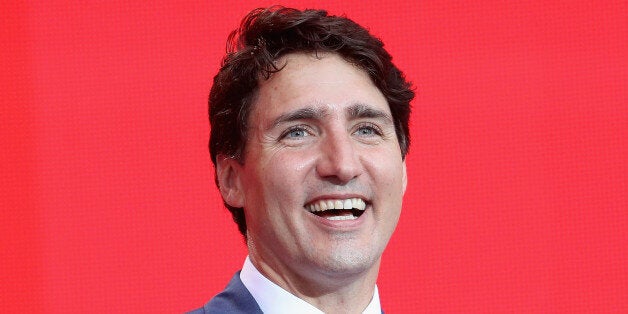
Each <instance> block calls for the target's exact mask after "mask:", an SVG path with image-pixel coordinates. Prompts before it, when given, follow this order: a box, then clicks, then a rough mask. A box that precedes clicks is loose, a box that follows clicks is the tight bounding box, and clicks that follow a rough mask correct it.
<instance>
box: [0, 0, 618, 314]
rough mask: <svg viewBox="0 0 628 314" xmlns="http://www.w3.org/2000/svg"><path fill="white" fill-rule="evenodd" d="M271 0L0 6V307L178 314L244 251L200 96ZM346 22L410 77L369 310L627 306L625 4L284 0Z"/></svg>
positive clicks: (221, 280)
mask: <svg viewBox="0 0 628 314" xmlns="http://www.w3.org/2000/svg"><path fill="white" fill-rule="evenodd" d="M269 4H271V3H270V2H269V1H256V2H252V1H251V2H249V1H243V2H240V3H237V4H230V3H228V1H220V2H218V1H197V2H194V3H191V2H184V3H178V2H176V1H137V2H131V3H128V2H127V1H94V2H91V3H84V2H82V1H81V2H79V3H74V4H67V3H65V2H63V1H47V2H41V3H38V2H36V1H29V2H13V3H2V4H1V5H0V21H1V23H2V25H1V28H0V34H1V40H2V42H1V49H0V56H1V57H0V62H1V63H0V66H1V69H2V70H1V74H0V75H1V76H0V77H1V80H2V90H1V93H2V96H1V99H2V100H0V101H1V102H2V105H1V109H0V113H1V115H0V124H1V125H0V130H1V136H2V137H1V140H2V146H1V147H2V149H1V152H0V156H1V159H0V162H1V165H0V171H1V179H0V180H1V181H0V206H1V207H2V210H1V214H0V219H1V220H0V221H1V225H0V227H1V230H0V236H1V242H0V245H1V247H0V249H1V251H0V252H1V254H2V256H1V261H0V276H1V278H0V280H1V283H0V308H1V309H2V311H3V312H7V313H9V312H23V311H28V312H33V313H40V312H44V311H45V312H50V313H76V312H86V311H92V312H101V313H142V312H164V313H172V312H182V311H185V310H190V309H193V308H195V307H199V306H201V305H202V304H203V303H204V302H205V301H207V300H208V299H209V298H211V297H212V296H213V295H214V294H215V293H217V292H218V291H220V290H221V289H222V288H223V287H224V285H225V284H226V283H227V281H228V279H229V278H230V277H231V276H232V274H233V272H235V271H236V270H238V269H239V268H240V267H241V265H242V262H243V258H244V256H245V254H246V250H245V246H244V245H243V243H242V240H241V238H240V236H239V235H238V233H237V230H236V226H235V224H233V223H232V222H231V218H230V216H229V214H228V212H227V210H226V209H224V207H223V206H222V204H221V201H220V199H219V196H218V194H217V193H216V190H215V187H214V184H213V169H212V166H211V163H210V160H209V156H208V152H207V149H206V143H207V139H208V129H209V128H208V123H207V108H206V100H207V94H208V90H209V88H210V82H211V78H212V77H213V75H214V74H215V73H216V71H217V69H218V66H219V61H220V58H221V56H222V55H223V53H224V42H225V39H226V36H227V34H228V32H229V31H230V30H232V29H233V28H234V27H236V26H237V24H238V22H239V20H240V19H241V18H242V17H243V16H244V15H245V14H246V12H248V11H249V10H250V9H252V8H255V7H259V6H266V5H269ZM284 4H285V5H288V6H296V7H299V8H305V7H319V8H326V9H328V10H329V11H330V12H332V13H334V14H342V13H346V14H347V15H348V16H349V17H350V18H352V19H354V20H356V21H357V22H358V23H361V24H363V25H367V26H368V27H369V28H370V29H371V31H372V33H374V34H375V35H377V36H379V37H380V38H382V39H383V41H384V42H385V43H386V46H387V48H388V50H389V51H390V52H391V53H392V54H393V56H394V58H395V62H396V64H397V65H398V66H399V67H400V68H401V69H403V70H404V71H405V72H406V74H407V77H408V78H409V79H410V80H411V81H413V82H414V83H415V85H416V87H417V91H418V96H417V98H416V100H415V101H414V102H413V106H414V112H413V116H412V121H411V122H412V124H411V127H412V139H413V143H412V146H411V149H410V155H409V157H408V171H409V187H408V191H407V193H406V197H405V202H404V209H403V212H402V216H401V221H400V223H399V227H398V229H397V232H396V234H395V235H394V236H393V239H392V240H391V243H390V245H389V247H388V249H387V251H386V252H385V254H384V260H383V267H382V271H381V273H380V278H379V286H380V292H381V298H382V304H383V306H384V309H386V311H387V312H388V313H420V312H426V313H439V312H440V313H455V312H458V313H473V312H488V313H499V312H519V313H534V312H536V313H541V312H542V313H575V312H598V313H601V312H628V301H627V299H628V298H627V295H628V269H627V268H628V266H627V265H628V209H627V208H628V197H627V195H628V169H627V166H626V164H627V160H628V140H627V137H628V89H627V85H628V83H627V82H628V45H627V42H628V22H627V12H628V6H627V5H626V2H625V1H614V3H613V1H597V2H590V1H580V2H576V1H565V2H562V1H556V2H553V3H552V4H546V3H544V2H543V1H536V2H529V1H525V2H523V3H517V4H515V3H510V4H504V3H502V2H500V1H490V2H489V1H480V2H475V1H445V2H441V1H435V2H429V3H428V2H422V1H403V0H393V1H305V0H304V1H285V2H284Z"/></svg>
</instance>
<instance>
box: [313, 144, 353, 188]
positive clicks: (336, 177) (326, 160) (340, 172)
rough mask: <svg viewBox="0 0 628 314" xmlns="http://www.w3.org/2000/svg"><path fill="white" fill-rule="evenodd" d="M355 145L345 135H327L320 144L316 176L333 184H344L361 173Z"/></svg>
mask: <svg viewBox="0 0 628 314" xmlns="http://www.w3.org/2000/svg"><path fill="white" fill-rule="evenodd" d="M355 145H356V143H354V141H353V140H352V139H351V136H350V135H349V134H346V133H342V134H329V135H328V136H326V137H325V139H324V140H323V141H322V142H321V146H320V158H319V160H318V161H317V165H316V171H317V173H318V175H319V176H320V177H322V178H324V179H326V180H330V181H332V182H333V183H334V184H341V185H342V184H346V183H348V182H349V181H351V180H353V179H354V178H356V177H357V176H359V175H360V174H361V173H362V163H361V162H360V156H359V154H358V151H357V149H356V147H355Z"/></svg>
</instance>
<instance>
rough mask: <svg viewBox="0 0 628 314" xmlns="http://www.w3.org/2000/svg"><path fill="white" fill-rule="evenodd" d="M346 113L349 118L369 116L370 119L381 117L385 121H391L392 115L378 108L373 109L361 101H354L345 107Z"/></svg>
mask: <svg viewBox="0 0 628 314" xmlns="http://www.w3.org/2000/svg"><path fill="white" fill-rule="evenodd" d="M347 113H348V114H349V117H350V118H351V119H359V118H371V119H383V120H386V122H389V123H392V122H393V119H392V116H391V115H390V114H389V113H387V112H385V111H383V110H379V109H375V108H373V107H371V106H368V105H366V104H363V103H355V104H353V105H351V106H350V107H349V108H347Z"/></svg>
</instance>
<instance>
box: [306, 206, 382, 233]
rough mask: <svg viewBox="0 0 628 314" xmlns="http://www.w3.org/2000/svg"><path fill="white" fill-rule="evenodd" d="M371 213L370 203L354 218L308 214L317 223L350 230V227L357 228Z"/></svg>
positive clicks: (335, 228) (331, 227) (336, 228)
mask: <svg viewBox="0 0 628 314" xmlns="http://www.w3.org/2000/svg"><path fill="white" fill-rule="evenodd" d="M370 213H371V205H368V206H367V207H366V209H364V212H363V213H362V215H360V217H358V218H356V219H348V220H329V219H327V218H325V217H320V216H317V215H314V214H311V215H310V216H311V217H313V218H314V219H315V220H316V221H317V222H318V223H320V224H322V225H323V226H325V227H327V228H330V229H334V230H342V231H350V230H351V229H358V228H359V227H360V226H361V225H363V224H364V223H365V221H366V218H367V217H368V216H370Z"/></svg>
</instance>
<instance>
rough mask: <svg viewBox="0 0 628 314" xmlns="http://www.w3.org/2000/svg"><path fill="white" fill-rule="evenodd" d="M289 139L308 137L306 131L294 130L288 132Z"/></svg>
mask: <svg viewBox="0 0 628 314" xmlns="http://www.w3.org/2000/svg"><path fill="white" fill-rule="evenodd" d="M287 136H288V137H304V136H307V132H305V130H304V129H294V130H291V131H290V132H288V134H287Z"/></svg>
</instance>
